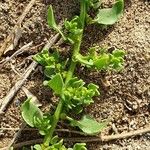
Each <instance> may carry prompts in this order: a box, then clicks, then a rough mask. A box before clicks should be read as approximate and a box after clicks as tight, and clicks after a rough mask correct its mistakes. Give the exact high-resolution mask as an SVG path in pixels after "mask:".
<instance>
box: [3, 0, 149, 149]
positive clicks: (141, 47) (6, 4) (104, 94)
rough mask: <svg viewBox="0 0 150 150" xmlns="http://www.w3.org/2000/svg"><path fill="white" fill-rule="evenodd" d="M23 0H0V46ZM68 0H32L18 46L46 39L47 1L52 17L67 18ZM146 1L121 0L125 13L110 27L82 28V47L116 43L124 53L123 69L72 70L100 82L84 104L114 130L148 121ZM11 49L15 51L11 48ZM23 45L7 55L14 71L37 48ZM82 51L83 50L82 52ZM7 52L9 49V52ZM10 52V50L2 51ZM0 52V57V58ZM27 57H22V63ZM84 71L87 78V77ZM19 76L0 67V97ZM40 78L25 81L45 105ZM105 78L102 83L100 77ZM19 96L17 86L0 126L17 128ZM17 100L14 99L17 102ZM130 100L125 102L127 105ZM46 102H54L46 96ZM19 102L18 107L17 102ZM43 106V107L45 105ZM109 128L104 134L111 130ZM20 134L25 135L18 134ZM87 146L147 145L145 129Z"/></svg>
mask: <svg viewBox="0 0 150 150" xmlns="http://www.w3.org/2000/svg"><path fill="white" fill-rule="evenodd" d="M28 2H29V0H25V1H23V0H17V1H15V0H1V2H0V46H1V45H2V43H3V40H4V39H5V38H6V37H7V35H8V34H9V33H10V31H11V30H12V28H13V26H14V25H15V22H16V21H17V18H18V17H19V15H20V14H22V11H23V8H24V7H25V6H26V5H27V3H28ZM76 3H77V2H76V1H74V0H69V1H68V0H56V1H52V0H45V1H42V0H37V2H36V4H35V5H34V6H33V8H32V10H31V11H30V12H29V13H28V15H27V17H26V18H25V20H24V22H23V29H24V30H23V35H22V38H21V39H20V42H19V46H18V47H17V49H18V48H19V47H21V46H22V45H24V44H26V43H28V42H30V41H33V43H34V45H35V46H36V45H38V44H40V43H41V41H42V42H46V41H47V39H48V38H49V37H50V35H51V34H53V33H52V31H51V30H50V29H48V27H47V24H46V6H47V5H48V4H53V6H54V9H55V10H56V15H57V20H62V19H63V18H70V17H71V16H73V15H75V14H76V13H78V7H76ZM64 6H65V7H64ZM149 13H150V5H149V1H145V0H132V1H131V0H125V12H124V16H123V17H122V18H121V20H120V21H119V22H118V23H117V24H115V25H114V26H113V27H110V28H107V29H105V30H100V28H99V27H98V26H97V25H96V26H89V27H88V28H87V29H86V31H85V36H84V42H83V44H82V50H83V49H85V50H86V49H87V48H88V47H89V46H92V45H93V44H94V43H95V44H96V45H99V46H104V47H109V48H113V47H114V48H121V49H124V50H125V51H126V52H127V55H126V58H125V68H124V70H123V71H121V72H119V73H117V72H110V71H109V72H99V73H98V72H91V73H89V71H88V70H86V69H83V68H80V67H79V68H78V69H76V72H77V75H78V76H79V77H81V78H82V79H84V80H85V81H86V82H94V83H97V84H98V85H100V87H101V96H100V97H97V98H96V99H95V103H94V104H93V105H91V106H90V107H88V108H86V109H85V112H86V113H89V114H90V115H92V116H93V117H95V118H96V119H97V120H98V121H100V120H102V119H107V118H109V119H110V120H111V121H112V123H114V124H115V126H116V128H117V130H118V132H119V133H122V132H128V131H132V130H136V129H140V128H144V127H145V126H147V125H148V124H150V47H149V44H150V15H149ZM17 49H16V50H17ZM40 49H41V47H39V48H38V49H35V50H34V51H31V50H29V51H28V52H26V53H25V54H24V55H23V54H22V55H20V56H18V57H17V58H16V59H15V60H13V64H14V65H16V66H17V69H18V71H19V72H24V70H25V68H26V66H25V65H23V66H18V65H19V64H20V63H21V62H22V61H23V60H24V59H25V58H26V57H27V56H30V55H31V54H35V53H37V51H38V50H40ZM83 52H84V51H83ZM12 53H13V52H12ZM7 55H11V54H7ZM5 57H6V56H3V58H2V59H5ZM29 62H30V61H26V63H27V64H28V63H29ZM87 76H88V77H87ZM18 79H19V77H18V76H17V75H16V74H15V73H14V72H13V71H12V70H11V67H10V64H9V63H8V64H7V65H6V66H5V67H4V68H3V69H2V70H0V98H1V99H2V98H3V97H4V96H5V95H6V94H7V93H8V92H9V89H10V88H11V87H12V86H13V85H14V83H15V82H16V80H18ZM42 81H43V77H42V74H41V73H40V72H39V71H38V72H36V73H32V75H31V76H30V78H29V79H28V81H27V82H26V84H25V87H26V88H28V89H29V90H30V92H32V93H33V94H34V95H35V96H37V98H38V99H39V100H40V101H41V102H42V103H43V105H44V106H47V104H48V102H49V99H50V97H52V94H51V93H50V92H49V90H48V89H46V88H45V87H43V85H42ZM106 81H107V82H106ZM24 99H25V95H24V93H23V91H21V90H20V91H19V92H18V94H17V96H16V97H15V98H14V100H13V102H12V103H11V104H10V105H9V107H8V109H7V110H6V113H5V114H4V116H3V117H2V118H1V127H11V128H17V127H19V126H20V124H21V116H20V104H21V102H22V101H23V100H24ZM18 102H19V103H20V104H18ZM129 102H130V104H129ZM51 103H52V104H54V103H55V101H53V100H52V99H51ZM18 105H19V106H18ZM43 109H49V107H45V108H43ZM14 133H15V132H14V131H7V132H6V131H0V148H2V147H5V146H7V145H8V143H9V142H10V140H11V139H12V138H13V135H14ZM113 133H114V131H113V130H112V129H111V128H110V129H109V131H106V134H113ZM24 134H26V135H25V136H24ZM34 136H36V135H33V136H30V132H26V133H23V134H22V136H21V139H20V141H23V140H27V139H33V137H34ZM88 149H89V150H101V149H103V150H137V149H138V150H149V149H150V134H148V133H147V134H145V135H143V136H138V137H135V138H129V139H124V140H116V141H112V142H106V143H92V144H88Z"/></svg>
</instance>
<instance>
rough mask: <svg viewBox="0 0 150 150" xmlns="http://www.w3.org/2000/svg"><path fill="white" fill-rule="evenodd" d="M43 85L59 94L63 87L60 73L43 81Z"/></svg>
mask: <svg viewBox="0 0 150 150" xmlns="http://www.w3.org/2000/svg"><path fill="white" fill-rule="evenodd" d="M44 85H46V86H49V87H50V88H51V89H53V90H54V92H55V93H56V94H61V93H62V89H63V87H64V82H63V79H62V76H61V74H60V73H58V74H56V75H55V76H54V77H53V78H52V79H51V80H50V81H44Z"/></svg>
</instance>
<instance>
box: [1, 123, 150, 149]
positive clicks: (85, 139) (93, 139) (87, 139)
mask: <svg viewBox="0 0 150 150" xmlns="http://www.w3.org/2000/svg"><path fill="white" fill-rule="evenodd" d="M148 132H150V126H148V127H146V128H144V129H139V130H135V131H131V132H128V133H121V134H115V135H109V136H103V135H102V136H101V137H75V138H74V137H73V138H63V137H60V138H63V139H64V141H66V142H67V141H69V142H106V141H111V140H117V139H124V138H129V137H132V136H137V135H142V134H145V133H148ZM42 141H43V139H36V140H35V139H34V140H30V141H25V142H21V143H17V144H14V145H13V147H14V148H21V147H23V146H27V145H33V144H37V143H41V142H42ZM5 149H6V148H3V149H0V150H5Z"/></svg>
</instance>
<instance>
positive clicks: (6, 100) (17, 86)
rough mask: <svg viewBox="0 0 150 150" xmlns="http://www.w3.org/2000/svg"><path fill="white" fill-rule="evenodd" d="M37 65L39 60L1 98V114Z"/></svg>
mask: <svg viewBox="0 0 150 150" xmlns="http://www.w3.org/2000/svg"><path fill="white" fill-rule="evenodd" d="M58 37H59V34H56V35H55V36H54V37H52V38H50V40H49V41H48V43H47V44H46V45H45V46H44V48H43V49H49V48H50V47H51V46H52V45H53V44H54V43H55V42H56V41H57V40H58ZM37 65H38V64H37V62H35V61H33V62H32V63H31V64H30V65H29V67H28V68H27V70H26V72H25V73H24V74H23V75H22V77H21V79H20V80H19V81H17V82H16V84H15V85H14V86H13V87H12V88H11V89H10V91H9V93H8V94H7V95H6V96H5V97H4V98H3V99H2V100H1V104H0V105H1V107H0V114H3V112H4V110H5V109H6V107H7V105H8V104H9V102H10V101H11V100H12V99H13V97H14V96H15V94H16V93H17V92H18V90H19V89H20V88H21V87H22V86H23V84H24V83H25V81H26V79H27V78H28V77H29V75H30V74H31V72H32V71H33V70H35V68H36V67H37Z"/></svg>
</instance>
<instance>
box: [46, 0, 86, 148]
mask: <svg viewBox="0 0 150 150" xmlns="http://www.w3.org/2000/svg"><path fill="white" fill-rule="evenodd" d="M86 11H87V2H86V0H81V12H80V23H81V25H80V28H81V29H82V33H81V34H80V36H79V38H78V39H77V41H76V42H75V43H74V45H73V54H72V60H71V64H70V67H69V70H68V72H67V77H66V80H65V85H66V84H67V83H68V81H69V80H70V79H71V78H72V76H73V73H74V70H75V67H76V62H74V61H73V58H74V56H76V55H77V54H78V53H79V51H80V45H81V41H82V37H83V31H84V24H85V18H86V13H87V12H86ZM60 97H61V98H60V101H59V103H58V105H57V109H56V111H55V113H54V115H53V122H52V125H51V129H50V132H49V134H47V135H46V136H45V139H44V146H45V147H48V146H49V143H50V141H51V139H52V137H53V133H54V131H55V128H56V126H57V123H58V121H59V118H60V114H61V110H62V108H63V99H62V97H63V94H62V95H61V96H60Z"/></svg>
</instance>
